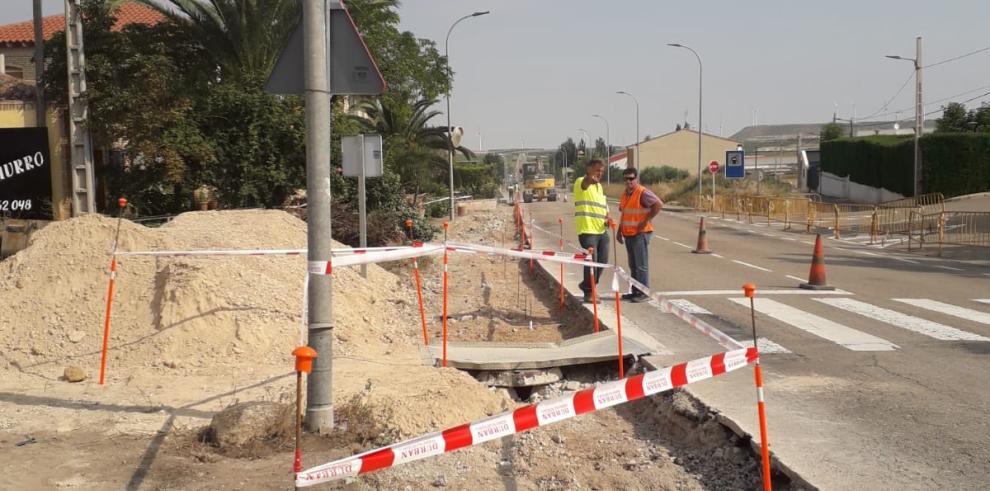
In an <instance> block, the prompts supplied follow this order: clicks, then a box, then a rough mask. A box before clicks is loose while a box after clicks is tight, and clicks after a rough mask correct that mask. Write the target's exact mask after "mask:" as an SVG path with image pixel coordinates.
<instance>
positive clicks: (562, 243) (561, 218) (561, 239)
mask: <svg viewBox="0 0 990 491" xmlns="http://www.w3.org/2000/svg"><path fill="white" fill-rule="evenodd" d="M557 223H559V224H560V252H564V218H563V217H557ZM560 311H561V312H563V311H564V263H560Z"/></svg>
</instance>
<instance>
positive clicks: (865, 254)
mask: <svg viewBox="0 0 990 491" xmlns="http://www.w3.org/2000/svg"><path fill="white" fill-rule="evenodd" d="M846 250H847V251H853V252H855V253H856V254H862V255H864V256H879V255H880V254H877V253H875V252H870V251H861V250H859V249H846Z"/></svg>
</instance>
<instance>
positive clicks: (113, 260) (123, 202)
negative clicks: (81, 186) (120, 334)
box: [100, 198, 127, 385]
mask: <svg viewBox="0 0 990 491" xmlns="http://www.w3.org/2000/svg"><path fill="white" fill-rule="evenodd" d="M117 206H119V207H120V214H119V215H117V231H116V232H114V235H113V244H112V245H111V251H110V284H109V286H108V287H107V312H106V317H104V318H103V349H102V350H101V353H100V385H103V383H104V382H105V381H106V372H107V350H108V349H109V345H110V312H111V310H112V309H113V283H114V280H116V279H117V240H118V239H120V222H121V220H123V218H124V209H125V208H126V207H127V199H126V198H120V199H118V200H117Z"/></svg>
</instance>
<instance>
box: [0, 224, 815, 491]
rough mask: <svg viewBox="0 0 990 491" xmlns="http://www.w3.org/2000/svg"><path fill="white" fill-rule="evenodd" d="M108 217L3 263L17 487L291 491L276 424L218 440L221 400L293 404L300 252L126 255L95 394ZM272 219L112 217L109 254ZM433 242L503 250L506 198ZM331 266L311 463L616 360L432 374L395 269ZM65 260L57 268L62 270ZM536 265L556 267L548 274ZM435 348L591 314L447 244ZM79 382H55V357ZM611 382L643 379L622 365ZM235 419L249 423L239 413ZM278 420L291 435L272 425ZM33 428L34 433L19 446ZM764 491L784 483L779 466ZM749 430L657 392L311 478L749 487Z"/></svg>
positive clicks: (6, 446) (545, 282) (581, 321)
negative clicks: (391, 463) (369, 469)
mask: <svg viewBox="0 0 990 491" xmlns="http://www.w3.org/2000/svg"><path fill="white" fill-rule="evenodd" d="M115 225H116V224H115V221H114V220H111V219H107V218H104V217H98V216H85V217H81V218H77V219H72V220H68V221H66V222H60V223H56V224H53V225H51V226H49V227H46V228H45V229H43V230H41V231H39V232H38V233H37V234H35V236H34V237H33V238H32V241H31V244H30V245H29V247H28V248H27V249H25V250H23V251H21V252H20V253H18V254H16V255H14V256H12V257H10V258H8V259H6V260H4V261H2V262H0V308H2V309H3V311H4V312H13V313H14V314H13V315H11V316H7V315H5V316H4V318H3V319H2V320H0V333H2V334H3V336H2V340H3V341H2V342H3V345H2V351H0V354H2V358H3V359H2V360H0V361H2V364H0V365H2V366H0V372H2V375H3V377H0V380H2V381H0V400H2V402H3V404H0V442H2V443H3V445H2V447H0V463H2V464H0V470H2V471H4V472H5V475H7V476H10V477H9V482H8V484H10V485H11V486H12V487H14V488H20V489H28V488H54V487H78V488H81V489H89V488H122V487H126V488H132V489H139V488H144V489H196V490H200V489H202V490H206V489H218V488H232V489H290V488H291V487H292V479H291V472H290V469H291V461H292V440H291V432H289V431H288V430H287V429H286V427H285V426H284V425H283V426H281V427H280V426H278V425H275V426H273V427H272V428H269V429H268V431H266V432H263V434H262V437H261V438H256V439H250V440H248V441H246V442H245V443H243V444H240V445H229V444H228V445H221V444H219V443H217V441H216V438H215V435H211V429H210V423H211V419H213V418H214V415H216V414H217V413H218V412H220V411H222V410H224V409H225V408H230V407H232V406H237V405H238V404H243V403H245V402H270V403H273V404H274V406H276V407H285V406H287V405H288V404H289V403H290V401H292V400H293V398H294V379H293V378H292V376H291V375H292V372H291V363H292V362H291V356H290V355H289V353H290V352H291V350H292V348H293V347H294V346H295V345H297V344H298V341H299V331H300V326H301V325H302V323H303V318H302V313H301V309H300V304H301V299H302V283H303V279H304V272H305V263H304V260H303V259H302V258H299V257H242V258H233V259H232V258H209V259H203V258H191V257H175V258H129V259H126V260H122V261H121V265H120V271H119V273H118V285H119V290H118V295H119V296H118V298H117V300H115V307H114V308H115V314H114V320H113V326H112V331H111V332H112V334H111V338H110V342H111V351H110V359H109V377H108V382H107V386H105V387H100V386H98V385H96V383H95V382H94V380H93V377H92V374H93V371H94V364H95V363H96V362H98V354H97V353H98V352H99V341H100V334H101V333H100V327H102V322H101V320H102V310H103V307H104V305H103V302H105V297H104V294H105V286H106V265H107V264H108V262H109V261H108V259H109V253H108V251H107V245H108V244H109V242H110V240H112V233H113V229H114V227H115ZM305 228H306V227H305V223H304V222H301V221H299V220H298V219H296V218H294V217H291V216H290V215H288V214H285V213H282V212H278V211H229V212H228V211H221V212H195V213H188V214H184V215H181V216H179V217H177V218H176V219H175V220H174V221H173V222H172V223H169V224H167V225H166V226H163V227H160V228H158V229H148V228H146V227H143V226H140V225H136V224H133V223H130V222H127V221H124V223H123V227H122V230H121V238H120V244H121V249H122V250H142V249H143V250H183V249H221V248H232V249H237V248H240V249H243V248H248V247H251V248H273V249H274V248H290V247H304V246H305V243H306V240H305ZM449 239H450V240H451V241H458V242H462V243H474V244H484V245H491V246H504V247H511V246H512V245H513V244H514V243H515V241H516V240H517V239H515V238H514V224H513V222H512V208H511V207H508V206H499V207H495V206H491V207H489V209H487V210H478V211H475V212H473V213H470V214H468V215H467V216H465V217H463V218H459V219H458V220H456V221H455V222H453V223H452V224H451V227H450V231H449ZM382 266H385V267H384V268H383V267H380V266H378V265H370V266H369V267H368V278H367V279H365V278H362V277H361V276H360V275H359V274H358V269H357V268H340V269H339V270H338V269H335V270H334V315H335V329H334V378H333V380H334V387H333V391H334V402H335V407H336V422H337V426H336V429H335V430H334V431H333V432H332V433H330V434H328V435H306V436H305V438H304V442H303V449H304V451H303V464H304V466H312V465H317V464H321V463H324V462H328V461H330V460H333V459H338V458H342V457H347V456H349V455H353V454H356V453H360V452H363V451H366V450H368V449H371V448H374V447H376V446H381V445H388V444H391V443H394V442H397V441H400V440H402V439H406V438H411V437H415V436H418V435H421V434H424V433H428V432H432V431H438V430H442V429H445V428H449V427H453V426H456V425H460V424H464V423H467V422H469V421H473V420H476V419H479V418H483V417H486V416H489V415H492V414H496V413H499V412H501V411H505V410H509V409H512V408H515V407H518V406H519V405H521V404H524V403H532V402H537V401H540V400H544V399H547V398H553V397H556V396H558V395H560V394H562V393H563V392H566V391H573V390H579V389H583V388H587V387H591V386H592V385H594V384H596V383H599V382H604V381H610V380H615V379H616V378H617V373H616V370H617V366H616V363H615V359H614V358H612V359H611V360H598V361H593V362H581V363H573V364H563V365H560V366H548V367H539V368H531V369H523V370H509V369H500V370H481V369H457V368H439V367H437V366H436V359H435V358H433V356H432V355H431V354H430V351H429V350H428V349H426V347H424V346H423V339H422V334H421V333H422V330H421V325H420V317H419V312H418V305H417V304H418V302H417V299H416V293H415V282H414V280H413V276H412V268H411V264H410V262H409V261H403V262H394V263H389V264H383V265H382ZM419 266H420V268H421V271H420V273H421V275H422V279H423V295H424V300H425V302H426V312H427V314H428V315H427V327H428V329H429V333H430V345H431V346H434V345H436V344H438V343H439V341H440V340H439V336H440V326H441V320H442V319H441V318H440V316H439V312H441V306H442V305H441V302H442V295H441V293H442V284H441V274H440V272H441V269H442V266H441V264H440V259H439V257H434V258H432V259H420V261H419ZM67 270H71V271H73V274H72V275H69V276H66V275H65V274H64V273H63V272H64V271H67ZM551 270H552V268H551ZM449 281H450V289H449V292H450V296H449V306H448V308H449V313H450V315H449V319H448V321H449V325H448V334H449V342H450V343H451V345H452V346H453V345H456V344H457V343H509V344H513V345H516V346H519V345H524V344H525V343H531V344H533V343H544V344H546V343H550V344H562V343H567V342H569V341H571V340H573V339H575V338H579V337H581V336H587V335H593V319H592V318H591V315H590V313H589V312H588V311H587V310H586V309H585V308H583V307H582V306H581V305H580V304H579V303H577V301H576V300H575V299H573V298H570V297H569V296H567V295H565V306H564V310H563V312H561V309H560V303H559V302H560V297H559V286H558V284H557V282H556V279H555V278H553V277H552V275H550V274H548V273H547V272H545V271H544V270H543V269H541V268H538V267H537V268H534V269H533V272H532V273H531V272H530V266H529V263H528V261H526V260H518V259H508V258H502V257H495V256H486V255H481V254H478V255H456V256H452V257H451V258H450V264H449ZM70 365H72V366H79V367H81V368H82V369H83V370H84V371H85V372H88V375H89V377H88V378H87V379H86V380H84V381H82V382H80V383H69V382H68V381H66V380H64V377H63V372H64V371H65V369H66V368H67V367H68V366H70ZM626 369H627V375H629V374H634V373H637V372H638V371H640V370H642V367H640V366H639V364H638V361H637V360H636V359H635V358H634V357H629V358H628V359H627V361H626ZM246 424H247V423H246ZM288 428H291V426H289V427H288ZM26 436H30V437H31V438H32V439H33V442H32V443H30V444H26V445H20V446H15V445H14V443H18V442H20V441H22V440H23V439H24V438H25V437H26ZM774 478H775V479H774V487H775V488H777V489H796V487H793V486H791V485H790V484H789V482H788V480H787V478H786V477H785V476H783V475H780V474H778V473H775V475H774ZM760 482H761V481H760V477H759V459H758V455H757V454H755V453H754V452H753V450H752V442H751V441H750V440H749V439H748V438H746V437H744V436H739V435H736V434H735V433H733V432H732V431H731V430H729V429H728V428H727V427H725V426H723V425H722V424H720V423H719V422H718V420H717V418H716V414H715V412H714V411H713V410H711V409H710V408H706V407H704V406H703V405H702V404H700V403H698V401H697V400H695V399H694V398H693V397H691V395H690V394H689V393H688V392H686V391H680V390H678V391H674V392H669V393H665V394H661V395H658V396H654V397H650V398H646V399H643V400H639V401H635V402H632V403H628V404H624V405H621V406H617V407H615V408H610V409H606V410H602V411H598V412H595V413H593V414H588V415H585V416H581V417H578V418H575V419H570V420H566V421H563V422H560V423H556V424H554V425H551V426H548V427H544V428H537V429H535V430H533V431H530V432H527V433H522V434H518V435H514V436H509V437H505V438H502V439H500V440H496V441H492V442H488V443H486V444H483V445H479V446H476V447H471V448H466V449H463V450H459V451H457V452H453V453H450V454H446V455H442V456H439V457H436V458H432V459H427V460H423V461H419V462H415V463H411V464H407V465H403V466H397V467H395V468H392V469H389V470H385V471H381V472H376V473H372V474H368V475H364V476H361V477H359V478H355V479H348V480H345V481H340V482H335V483H330V484H327V485H323V486H322V487H323V488H326V489H433V488H436V487H450V488H453V489H463V488H467V487H473V488H478V489H502V488H505V489H692V490H693V489H754V488H757V487H759V486H760Z"/></svg>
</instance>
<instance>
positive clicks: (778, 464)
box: [533, 210, 818, 490]
mask: <svg viewBox="0 0 990 491" xmlns="http://www.w3.org/2000/svg"><path fill="white" fill-rule="evenodd" d="M678 211H681V210H678ZM684 211H688V210H684ZM540 235H543V234H540ZM543 239H544V238H543V237H540V240H543ZM533 247H542V246H538V245H537V242H536V241H535V240H534V243H533ZM613 253H614V251H613ZM536 264H537V266H538V267H537V268H536V274H538V275H539V276H540V277H541V278H542V279H543V280H544V281H545V282H547V284H548V286H550V287H552V288H559V287H560V283H559V281H558V278H557V276H556V275H557V274H559V271H550V270H548V269H546V266H545V265H544V264H543V263H542V262H541V261H537V262H536ZM603 277H604V276H603ZM601 283H602V284H603V285H606V288H607V285H609V284H610V283H608V282H606V281H602V282H601ZM564 289H565V290H566V291H567V293H568V295H567V296H566V297H565V306H566V307H567V308H571V309H573V308H575V307H578V308H581V309H582V311H583V312H584V313H585V314H586V315H585V316H586V317H587V321H588V324H589V325H591V322H592V321H593V315H594V314H593V311H592V307H591V305H590V304H585V303H583V302H582V301H581V297H582V296H583V292H581V291H580V290H579V289H578V288H577V286H576V285H570V284H569V283H568V282H567V281H566V276H565V281H564ZM601 294H602V290H599V300H600V301H601ZM607 304H608V302H606V301H601V304H599V306H598V308H599V314H600V316H599V317H600V319H599V325H600V327H601V328H602V329H608V330H612V329H614V328H613V327H611V320H610V319H611V318H613V317H614V315H615V314H614V312H615V311H614V310H610V309H606V308H605V306H606V305H607ZM603 311H604V312H603ZM605 312H607V314H605ZM609 314H610V315H611V316H612V317H610V316H609ZM585 316H582V317H585ZM622 326H623V335H624V336H623V337H630V336H629V335H628V332H629V331H630V330H639V328H638V327H635V324H634V323H633V322H632V321H630V320H628V319H627V318H626V317H625V316H622ZM640 331H641V332H642V334H643V335H644V336H647V337H649V338H650V339H652V340H653V343H651V344H655V345H660V346H663V345H662V344H660V343H659V342H658V341H657V340H655V339H654V338H653V337H652V336H650V335H649V334H647V333H645V332H643V331H642V330H640ZM651 344H646V345H647V346H651ZM655 354H668V355H669V354H672V353H671V352H670V351H669V350H667V349H666V348H663V350H662V351H661V352H660V353H655ZM639 361H640V362H641V363H643V364H644V366H646V367H647V368H648V369H650V370H656V369H659V368H662V367H663V366H664V365H663V364H657V363H653V362H652V361H651V360H650V357H649V356H643V357H641V358H640V359H639ZM679 390H681V391H683V392H684V393H685V394H686V395H687V396H688V397H689V398H690V399H692V400H693V401H695V402H697V403H698V404H699V405H701V406H702V407H704V408H705V409H706V410H707V411H708V412H709V413H711V414H713V415H714V416H715V419H716V421H718V423H719V424H721V425H722V426H724V427H725V428H727V429H728V430H729V431H731V432H733V433H734V434H735V435H736V436H738V437H739V438H742V439H745V440H747V441H749V443H750V447H751V448H752V450H753V452H754V455H756V456H759V455H760V444H759V442H758V440H757V439H756V438H755V437H754V436H753V435H752V434H750V433H749V432H747V431H745V430H743V428H742V426H740V425H739V423H737V422H736V421H735V420H733V419H732V418H729V417H728V416H726V415H724V414H722V412H721V411H719V410H718V409H717V408H715V407H713V406H711V405H710V404H707V403H706V402H704V400H703V399H702V398H701V397H699V396H698V395H697V394H696V393H694V392H693V391H692V390H691V388H690V387H684V388H681V389H679ZM754 406H755V402H754ZM753 410H754V411H755V410H756V408H755V407H754V408H753ZM770 460H771V462H772V464H771V467H772V468H773V469H775V470H778V471H780V472H782V473H783V474H785V475H786V476H787V477H789V478H790V479H791V483H792V484H796V485H799V486H801V487H803V488H805V489H811V490H817V489H818V487H817V486H815V485H813V484H811V483H809V482H808V481H807V480H805V479H804V478H803V477H802V476H801V475H800V474H798V473H797V472H795V471H794V470H793V469H792V468H791V467H790V466H788V465H787V463H785V462H784V461H782V460H781V458H780V456H778V455H777V454H776V453H774V452H772V451H771V453H770Z"/></svg>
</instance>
